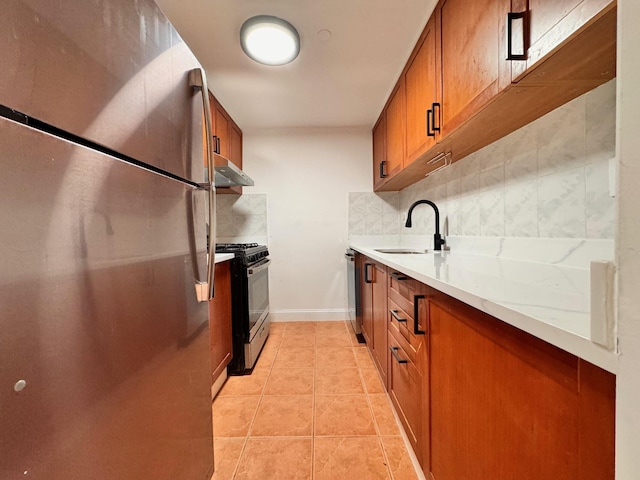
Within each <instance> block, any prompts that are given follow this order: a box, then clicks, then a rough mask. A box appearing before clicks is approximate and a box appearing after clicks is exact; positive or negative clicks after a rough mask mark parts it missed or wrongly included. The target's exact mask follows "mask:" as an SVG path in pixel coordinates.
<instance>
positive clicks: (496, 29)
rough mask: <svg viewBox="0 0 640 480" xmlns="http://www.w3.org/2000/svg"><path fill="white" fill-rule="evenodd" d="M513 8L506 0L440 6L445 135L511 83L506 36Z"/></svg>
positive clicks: (459, 0)
mask: <svg viewBox="0 0 640 480" xmlns="http://www.w3.org/2000/svg"><path fill="white" fill-rule="evenodd" d="M510 7H511V6H510V3H509V1H508V0H442V1H441V2H440V3H439V4H438V6H437V7H436V22H437V25H438V37H439V38H438V40H439V43H440V48H439V49H438V53H439V54H440V58H439V61H438V67H439V69H440V78H441V82H442V94H441V97H442V98H441V100H442V109H441V118H440V121H441V128H442V130H441V132H440V133H441V134H442V135H443V136H447V135H448V134H450V133H451V132H452V131H453V130H455V129H456V128H457V127H458V126H460V125H461V124H463V123H464V122H465V121H467V120H469V119H470V118H471V117H473V115H475V114H476V113H477V112H478V111H480V110H481V109H482V108H483V107H484V106H485V105H486V104H487V103H489V101H490V100H492V99H493V98H494V97H495V96H496V95H497V94H498V93H499V92H500V90H501V89H502V88H504V87H506V86H507V85H508V83H510V80H511V69H510V65H509V63H508V61H507V60H506V55H505V52H504V50H505V49H506V47H505V43H506V42H505V37H504V36H503V32H504V31H505V30H504V28H505V26H504V25H505V20H506V16H507V13H508V12H509V10H510Z"/></svg>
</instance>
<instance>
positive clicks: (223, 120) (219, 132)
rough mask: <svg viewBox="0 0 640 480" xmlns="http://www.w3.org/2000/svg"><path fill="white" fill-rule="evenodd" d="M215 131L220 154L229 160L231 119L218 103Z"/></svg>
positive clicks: (215, 112)
mask: <svg viewBox="0 0 640 480" xmlns="http://www.w3.org/2000/svg"><path fill="white" fill-rule="evenodd" d="M213 115H214V117H215V119H214V120H213V125H214V127H213V131H214V136H216V137H217V138H218V144H219V147H218V153H219V154H220V155H222V156H223V157H225V158H229V117H228V116H227V112H225V111H224V109H223V108H222V106H221V105H220V104H219V103H218V102H216V103H215V110H214V114H213Z"/></svg>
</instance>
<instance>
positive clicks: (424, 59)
mask: <svg viewBox="0 0 640 480" xmlns="http://www.w3.org/2000/svg"><path fill="white" fill-rule="evenodd" d="M435 23H436V22H435V17H434V16H432V17H431V18H430V19H429V22H428V23H427V26H426V27H425V30H424V32H423V33H422V36H421V37H420V41H419V42H420V43H418V47H417V51H415V55H414V56H413V58H412V59H410V60H409V64H408V65H407V70H406V73H405V91H406V103H407V105H406V109H407V163H410V162H411V161H412V160H414V159H415V158H416V157H419V156H420V155H421V154H422V153H424V152H426V151H427V150H428V149H429V148H431V147H432V146H433V145H434V144H435V143H436V137H435V135H436V131H435V130H434V127H436V125H433V122H431V121H430V120H431V119H432V118H434V117H435V116H436V114H437V113H439V109H438V107H437V106H436V103H437V97H436V96H437V91H436V32H435ZM434 108H435V112H434ZM427 116H429V117H430V119H429V120H427ZM427 123H429V124H427Z"/></svg>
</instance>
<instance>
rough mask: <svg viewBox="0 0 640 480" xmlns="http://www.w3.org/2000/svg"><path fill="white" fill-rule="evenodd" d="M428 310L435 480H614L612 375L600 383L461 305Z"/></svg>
mask: <svg viewBox="0 0 640 480" xmlns="http://www.w3.org/2000/svg"><path fill="white" fill-rule="evenodd" d="M429 305H430V306H429V309H430V325H431V328H430V332H429V338H430V360H431V363H430V366H431V368H430V375H431V377H430V382H431V387H430V388H431V398H430V401H431V469H432V474H433V477H434V478H435V479H436V480H456V479H467V478H468V479H471V478H474V479H475V478H478V479H485V478H487V479H488V478H495V479H499V478H500V479H502V478H504V479H506V478H509V479H511V478H513V479H516V478H517V479H519V480H539V479H542V478H545V479H547V478H548V479H554V480H585V479H590V480H591V479H594V480H595V479H596V478H597V479H608V480H613V475H614V474H613V463H614V460H613V453H612V452H613V448H612V446H613V442H614V428H613V421H612V420H611V419H612V418H613V415H611V412H613V409H614V401H613V392H614V391H615V387H614V386H613V383H615V382H611V381H610V380H611V378H612V377H613V375H611V374H609V373H607V372H604V371H602V370H601V369H598V370H599V371H600V374H601V377H602V378H597V379H596V378H595V377H594V376H591V375H590V372H589V370H588V369H585V368H584V367H581V366H580V361H579V360H578V358H577V357H575V356H573V355H571V354H569V353H567V352H564V351H561V350H560V349H557V348H555V347H553V346H551V345H549V344H547V343H545V342H543V341H542V340H539V339H537V338H534V337H532V336H530V335H528V334H526V333H524V332H522V331H519V330H517V329H515V328H514V327H511V326H509V325H506V324H504V323H502V322H500V321H499V320H496V319H494V318H492V317H490V316H488V315H486V314H483V313H481V312H478V311H477V310H474V309H472V308H471V307H468V306H466V305H463V304H461V303H460V302H457V301H451V300H449V301H444V302H443V303H440V300H439V301H438V302H434V301H431V302H430V303H429ZM596 368H597V367H592V369H596ZM595 385H598V386H597V387H595ZM599 390H604V392H601V393H596V392H597V391H599ZM607 392H609V393H607ZM600 409H602V410H600ZM594 412H599V413H598V414H597V415H594ZM602 412H608V413H606V414H604V413H602ZM599 424H602V425H599ZM594 425H599V426H598V428H594ZM600 427H602V428H600ZM596 431H600V432H602V433H601V434H596V433H595V432H596ZM594 439H595V440H594ZM592 441H594V442H595V443H592ZM596 444H597V445H598V446H599V448H598V447H597V446H596ZM596 451H599V452H600V453H599V454H594V452H596ZM585 462H587V463H589V462H594V465H590V466H589V469H588V471H587V469H584V468H583V467H582V465H583V464H584V463H585Z"/></svg>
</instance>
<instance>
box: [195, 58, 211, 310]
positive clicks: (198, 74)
mask: <svg viewBox="0 0 640 480" xmlns="http://www.w3.org/2000/svg"><path fill="white" fill-rule="evenodd" d="M189 85H190V86H191V88H193V89H194V90H199V91H200V93H201V94H202V109H203V112H204V129H205V135H204V137H203V138H204V139H205V143H206V152H207V153H206V155H207V158H206V165H207V172H206V174H205V182H206V183H204V184H201V188H205V189H207V190H208V192H209V222H208V224H209V242H208V252H209V257H208V258H209V261H208V264H207V284H201V285H202V286H203V287H204V286H205V285H207V288H206V290H207V292H206V297H207V300H210V299H212V298H213V295H214V277H215V275H214V273H215V251H216V248H215V245H216V187H215V186H214V184H213V178H214V170H213V144H212V141H211V140H212V138H213V129H212V126H211V105H209V88H208V87H207V77H206V75H205V73H204V70H203V69H202V68H194V69H193V70H191V71H190V72H189ZM198 300H200V296H199V298H198ZM200 301H205V300H200Z"/></svg>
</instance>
